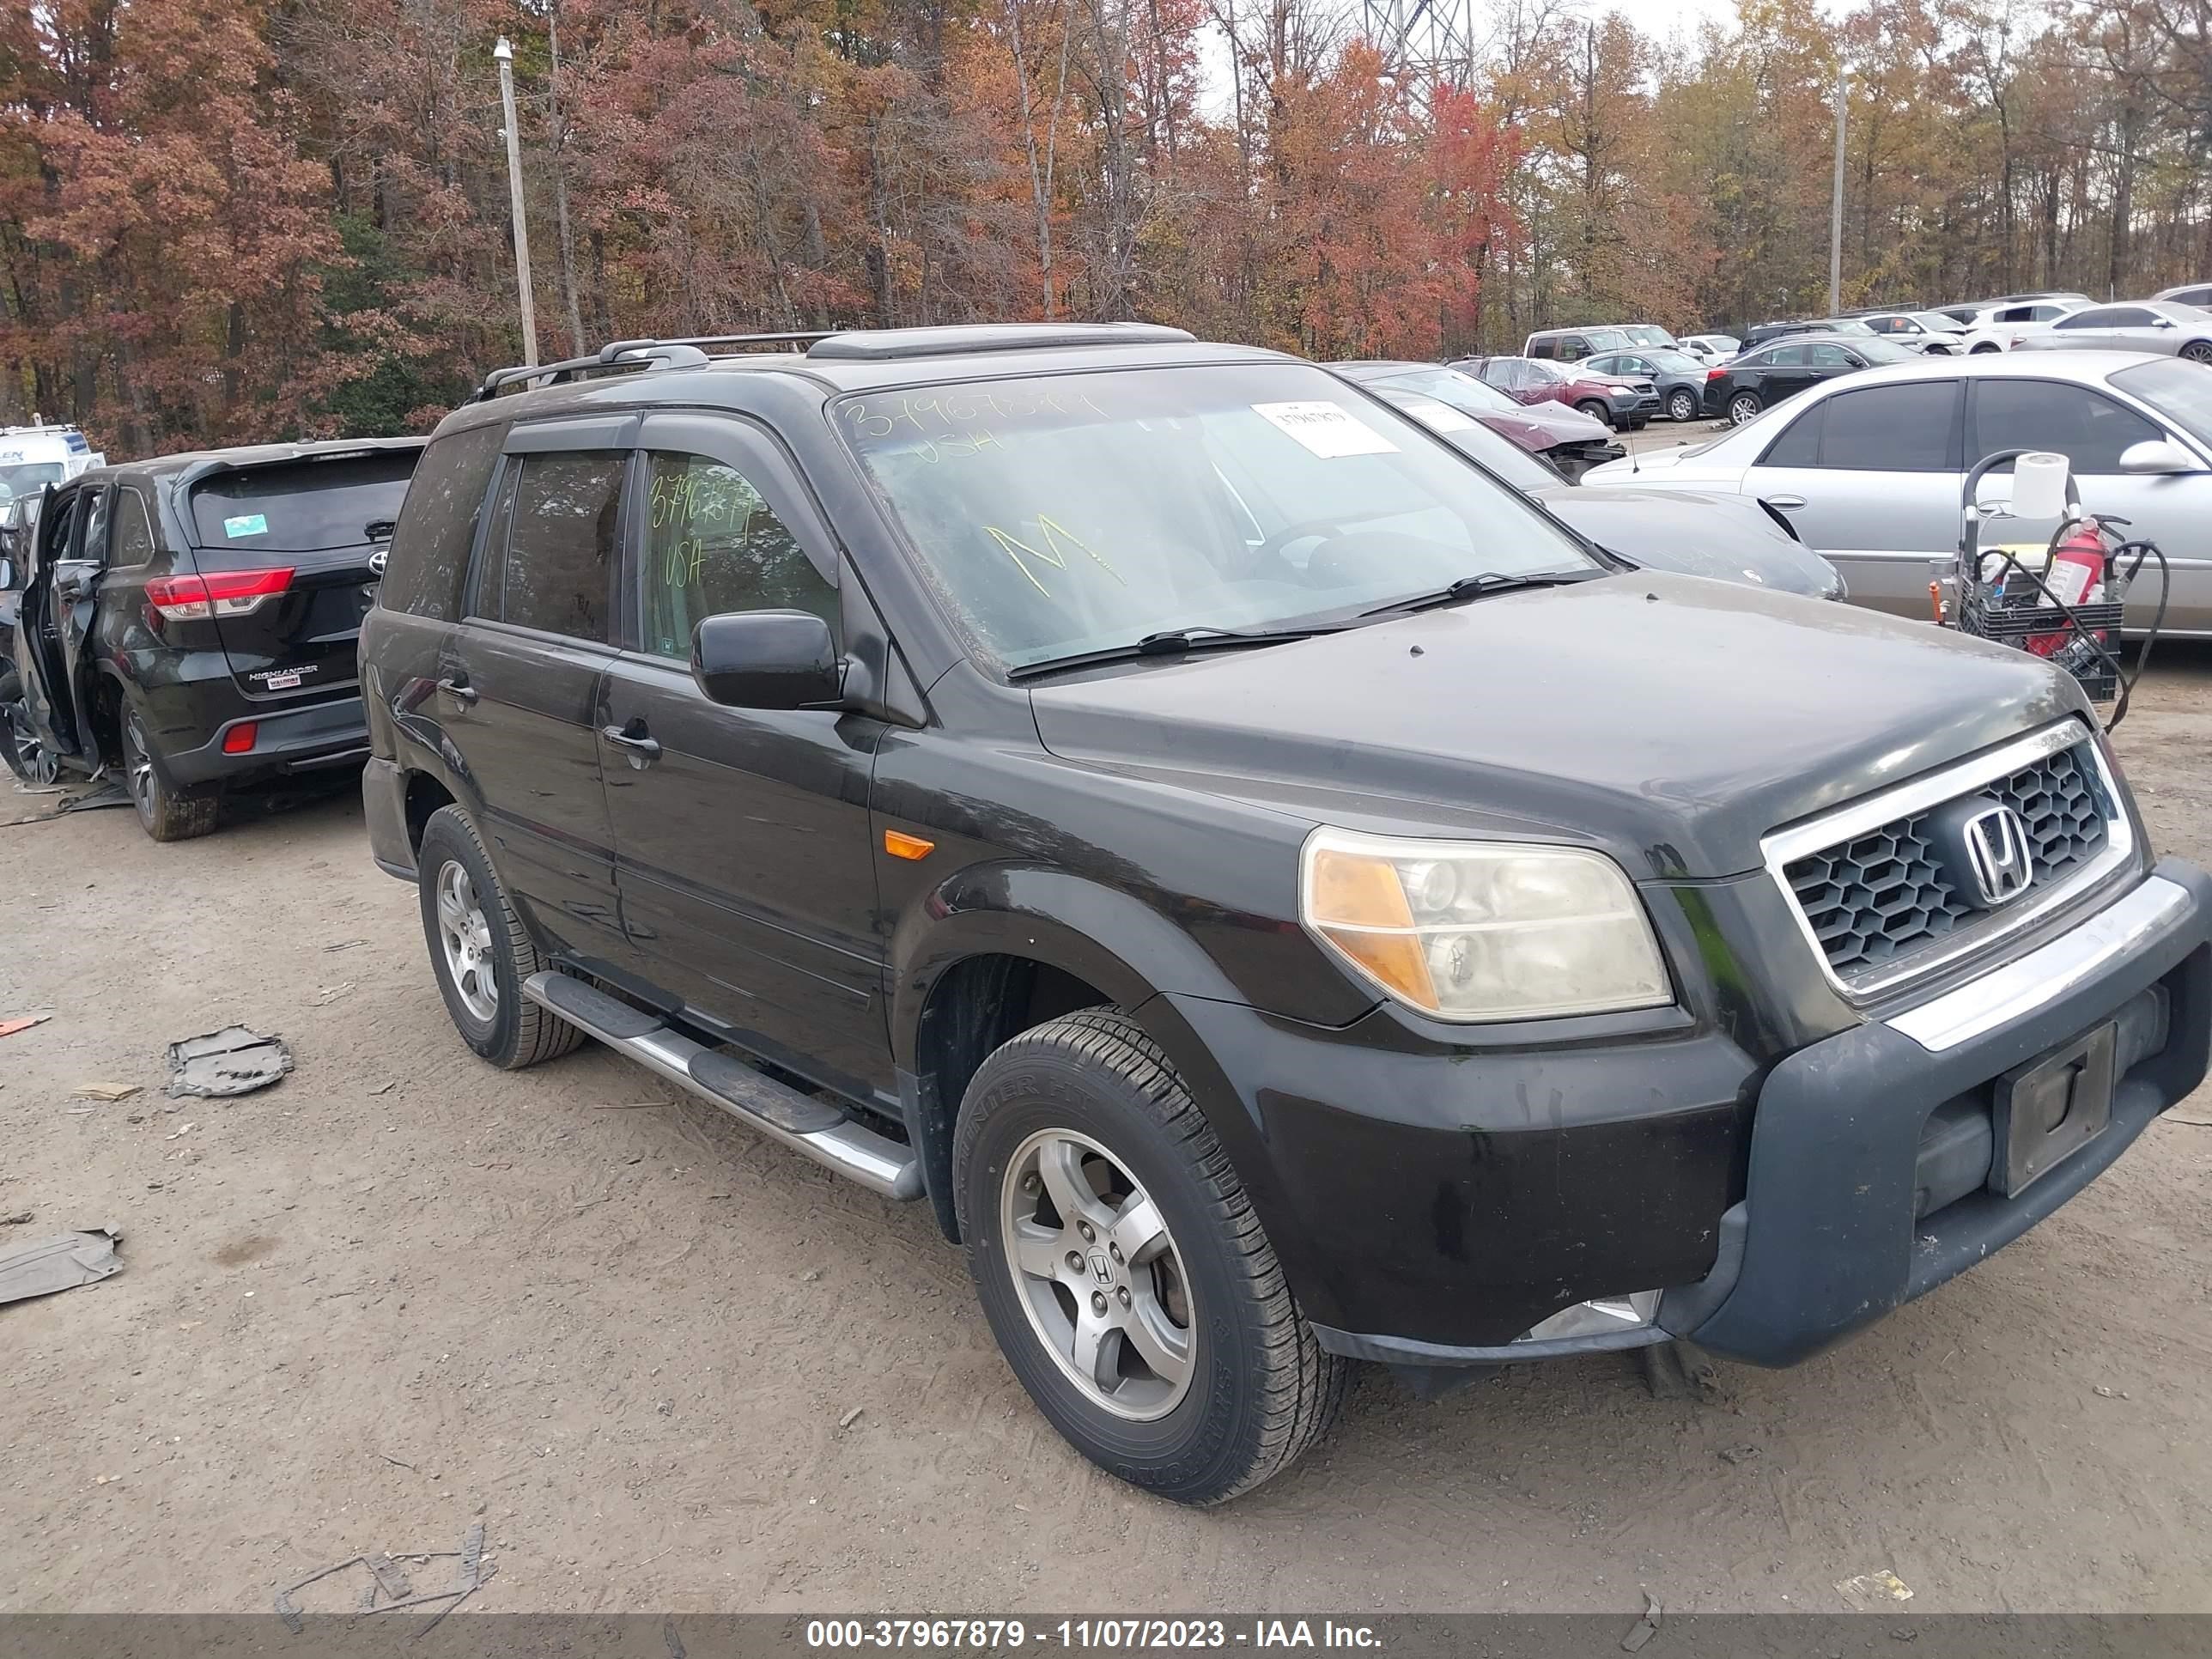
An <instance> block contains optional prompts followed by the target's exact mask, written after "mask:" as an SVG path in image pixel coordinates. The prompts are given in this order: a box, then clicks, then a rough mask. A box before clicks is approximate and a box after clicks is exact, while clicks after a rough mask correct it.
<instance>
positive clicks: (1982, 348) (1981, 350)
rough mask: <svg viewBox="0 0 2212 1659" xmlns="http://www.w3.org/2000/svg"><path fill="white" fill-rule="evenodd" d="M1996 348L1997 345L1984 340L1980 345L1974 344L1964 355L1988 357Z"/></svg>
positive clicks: (1992, 354) (1993, 353) (1994, 352)
mask: <svg viewBox="0 0 2212 1659" xmlns="http://www.w3.org/2000/svg"><path fill="white" fill-rule="evenodd" d="M1997 350H1998V348H1997V347H1996V346H1993V345H1991V344H1990V343H1988V342H1987V341H1984V342H1983V343H1981V344H1980V345H1978V346H1976V347H1975V348H1974V349H1972V351H1970V352H1968V353H1967V354H1966V355H1967V356H1970V357H1988V356H1994V355H1995V354H1996V351H1997Z"/></svg>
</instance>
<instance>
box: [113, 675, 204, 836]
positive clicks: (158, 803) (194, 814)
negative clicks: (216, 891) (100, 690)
mask: <svg viewBox="0 0 2212 1659" xmlns="http://www.w3.org/2000/svg"><path fill="white" fill-rule="evenodd" d="M122 714H123V718H122V720H121V721H120V725H121V726H122V728H123V787H125V789H126V790H128V791H129V792H130V795H131V805H132V806H133V807H134V808H135V809H136V810H137V814H138V827H139V828H140V829H143V830H144V831H145V832H146V833H147V834H148V835H149V836H151V837H152V838H153V839H154V840H155V841H160V842H171V841H196V840H197V839H198V838H199V837H200V836H204V835H206V834H208V833H209V832H210V831H211V830H213V829H214V828H215V826H216V820H217V819H218V818H220V817H222V791H221V790H219V789H185V788H183V787H179V785H178V784H177V783H176V782H175V781H173V780H172V779H171V778H170V776H169V774H168V769H167V767H166V766H164V765H163V764H162V763H161V757H160V756H159V755H157V754H156V753H155V750H154V745H153V744H151V743H150V742H149V741H148V739H147V737H146V726H145V721H144V720H143V717H142V716H141V715H140V714H139V713H138V711H137V709H136V708H132V707H131V705H130V704H129V703H128V702H126V703H125V704H124V706H123V710H122Z"/></svg>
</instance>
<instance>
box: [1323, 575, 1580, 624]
mask: <svg viewBox="0 0 2212 1659" xmlns="http://www.w3.org/2000/svg"><path fill="white" fill-rule="evenodd" d="M1604 574H1607V573H1606V572H1604V571H1602V570H1540V571H1537V572H1535V573H1534V574H1529V575H1524V576H1509V575H1507V574H1504V572H1503V571H1499V570H1484V571H1480V572H1478V573H1477V574H1474V575H1472V576H1462V577H1461V578H1460V579H1459V580H1457V581H1455V582H1454V583H1452V584H1451V585H1450V586H1448V587H1439V588H1437V590H1436V591H1435V592H1431V593H1416V594H1414V595H1413V597H1412V598H1410V599H1393V600H1391V601H1390V603H1389V604H1388V605H1376V607H1375V608H1374V609H1373V610H1372V611H1361V612H1360V613H1359V614H1360V615H1361V616H1363V617H1393V616H1398V615H1401V614H1402V613H1404V612H1407V611H1433V610H1435V609H1436V608H1437V606H1438V605H1456V604H1458V603H1459V602H1460V601H1461V600H1462V599H1481V598H1483V597H1484V596H1486V595H1487V594H1491V593H1513V592H1519V591H1520V590H1522V588H1528V587H1565V586H1568V585H1570V584H1571V583H1574V582H1586V581H1591V580H1595V579H1596V578H1598V577H1600V576H1602V575H1604Z"/></svg>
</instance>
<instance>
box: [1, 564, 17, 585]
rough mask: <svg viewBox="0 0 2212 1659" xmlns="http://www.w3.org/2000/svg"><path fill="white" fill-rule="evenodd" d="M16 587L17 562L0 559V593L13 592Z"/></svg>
mask: <svg viewBox="0 0 2212 1659" xmlns="http://www.w3.org/2000/svg"><path fill="white" fill-rule="evenodd" d="M14 587H15V561H14V560H13V559H0V593H5V592H9V591H11V590H12V589H13V588H14Z"/></svg>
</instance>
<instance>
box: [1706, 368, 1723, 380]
mask: <svg viewBox="0 0 2212 1659" xmlns="http://www.w3.org/2000/svg"><path fill="white" fill-rule="evenodd" d="M1727 373H1728V370H1726V369H1724V368H1709V369H1707V370H1706V371H1705V380H1706V381H1707V382H1708V383H1710V382H1711V381H1714V380H1719V379H1720V377H1721V376H1722V375H1723V374H1727Z"/></svg>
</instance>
